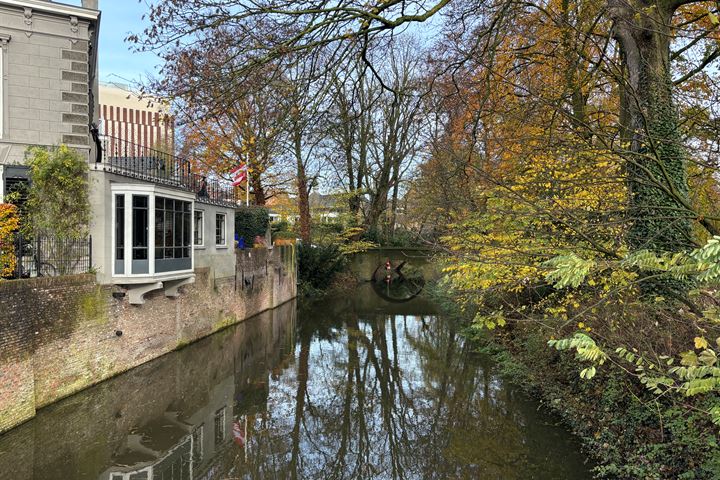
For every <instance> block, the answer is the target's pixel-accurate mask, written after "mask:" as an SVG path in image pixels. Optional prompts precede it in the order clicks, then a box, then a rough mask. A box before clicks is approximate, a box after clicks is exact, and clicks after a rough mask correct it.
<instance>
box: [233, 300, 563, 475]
mask: <svg viewBox="0 0 720 480" xmlns="http://www.w3.org/2000/svg"><path fill="white" fill-rule="evenodd" d="M297 340H298V345H297V355H296V362H297V363H296V367H295V369H291V370H289V371H288V372H286V373H285V374H284V375H282V376H280V377H279V378H278V379H277V381H275V382H273V383H272V384H271V387H270V398H269V400H268V411H267V412H266V413H265V414H263V417H264V418H259V419H258V420H257V421H256V424H255V425H256V431H255V432H253V435H252V440H251V442H250V444H249V446H248V448H249V449H250V452H251V454H250V455H249V456H248V458H247V460H245V459H244V458H242V459H240V460H239V461H238V462H239V463H238V465H237V467H238V470H239V471H244V474H245V476H246V477H249V478H272V477H275V478H293V479H296V478H327V479H355V478H393V479H395V478H397V479H404V478H479V477H482V478H503V479H511V478H557V477H562V478H570V476H569V474H568V472H567V471H565V470H564V469H565V468H566V465H565V459H564V458H558V459H554V460H553V459H549V461H546V459H544V458H541V457H542V455H546V454H547V453H548V449H547V436H548V435H549V434H552V433H551V432H549V430H548V429H547V428H545V427H544V426H543V425H538V423H539V422H531V421H528V415H530V416H532V415H533V411H532V409H530V408H527V407H528V405H525V404H523V402H522V401H518V400H516V398H515V395H514V393H513V390H512V389H510V388H506V387H505V386H504V385H503V384H502V383H501V382H499V381H498V380H497V378H496V377H495V376H493V375H492V374H491V371H490V370H489V369H488V368H486V366H485V365H483V364H482V361H481V359H480V358H478V357H477V356H475V355H473V354H472V352H471V351H470V349H471V347H470V346H469V345H468V344H467V343H466V342H465V341H464V340H463V338H462V336H461V335H460V333H459V331H458V326H457V325H456V324H455V323H453V322H451V321H445V320H442V321H439V320H438V319H436V318H434V317H402V316H385V315H365V316H359V315H357V314H355V313H345V314H343V315H341V316H340V318H336V319H335V320H333V321H329V320H328V316H327V315H318V314H317V312H316V313H310V314H309V315H306V316H305V318H304V319H303V320H302V321H300V328H299V331H298V339H297ZM287 402H291V403H290V405H288V404H287ZM290 406H291V407H290ZM289 407H290V408H289ZM561 443H562V442H561ZM543 444H544V448H537V447H538V446H540V445H543ZM560 448H561V446H560V445H558V453H559V452H560V451H561V450H560ZM567 468H570V469H571V468H573V466H570V467H567Z"/></svg>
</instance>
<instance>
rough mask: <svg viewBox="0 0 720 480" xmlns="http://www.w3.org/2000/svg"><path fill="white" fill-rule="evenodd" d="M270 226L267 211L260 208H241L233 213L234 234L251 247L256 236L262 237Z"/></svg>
mask: <svg viewBox="0 0 720 480" xmlns="http://www.w3.org/2000/svg"><path fill="white" fill-rule="evenodd" d="M269 224H270V215H269V213H268V209H267V208H266V207H262V206H252V207H242V208H239V209H238V210H236V211H235V233H237V235H238V237H239V238H244V239H245V245H246V246H248V247H252V246H253V244H254V243H255V237H256V236H258V235H259V236H264V235H265V233H266V232H267V228H268V225H269Z"/></svg>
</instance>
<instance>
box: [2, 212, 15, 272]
mask: <svg viewBox="0 0 720 480" xmlns="http://www.w3.org/2000/svg"><path fill="white" fill-rule="evenodd" d="M19 227H20V217H19V215H18V209H17V207H16V206H15V205H11V204H9V203H1V204H0V279H2V278H5V277H8V276H10V275H12V273H13V272H14V271H15V267H16V264H17V260H16V258H15V244H14V243H13V238H14V235H13V234H14V233H15V232H16V231H17V229H18V228H19Z"/></svg>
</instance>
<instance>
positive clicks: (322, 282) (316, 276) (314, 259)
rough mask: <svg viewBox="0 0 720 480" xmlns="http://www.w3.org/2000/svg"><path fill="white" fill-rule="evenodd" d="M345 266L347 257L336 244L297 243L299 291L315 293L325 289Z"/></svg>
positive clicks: (305, 293)
mask: <svg viewBox="0 0 720 480" xmlns="http://www.w3.org/2000/svg"><path fill="white" fill-rule="evenodd" d="M346 266H347V258H346V257H345V255H343V253H342V252H341V251H340V248H339V247H338V246H337V245H334V244H329V245H308V244H300V245H298V280H299V284H300V293H301V294H303V295H315V294H318V293H320V292H322V291H323V290H326V289H327V288H328V287H330V285H331V284H332V282H333V280H335V277H336V276H337V275H338V274H340V273H341V272H342V271H343V270H345V267H346Z"/></svg>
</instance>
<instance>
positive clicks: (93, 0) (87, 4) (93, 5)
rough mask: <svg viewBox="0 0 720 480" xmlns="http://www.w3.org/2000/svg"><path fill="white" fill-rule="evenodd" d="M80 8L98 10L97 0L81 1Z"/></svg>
mask: <svg viewBox="0 0 720 480" xmlns="http://www.w3.org/2000/svg"><path fill="white" fill-rule="evenodd" d="M82 7H83V8H89V9H91V10H98V0H82Z"/></svg>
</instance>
